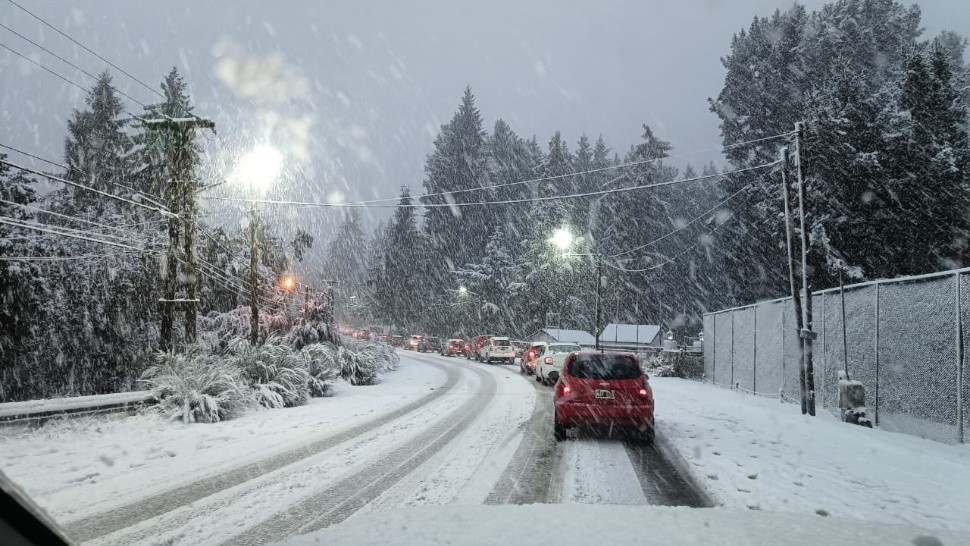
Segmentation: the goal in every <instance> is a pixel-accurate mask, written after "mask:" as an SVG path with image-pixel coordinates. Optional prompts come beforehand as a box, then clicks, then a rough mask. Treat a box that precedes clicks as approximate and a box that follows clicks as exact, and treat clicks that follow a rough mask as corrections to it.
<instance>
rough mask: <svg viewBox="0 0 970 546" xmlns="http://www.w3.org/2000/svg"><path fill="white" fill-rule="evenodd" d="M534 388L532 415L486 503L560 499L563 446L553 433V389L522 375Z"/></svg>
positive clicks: (518, 502) (534, 501)
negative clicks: (559, 446)
mask: <svg viewBox="0 0 970 546" xmlns="http://www.w3.org/2000/svg"><path fill="white" fill-rule="evenodd" d="M523 377H524V378H525V380H526V381H528V382H529V383H531V384H532V386H533V387H535V389H536V401H535V406H534V408H533V410H532V417H530V418H529V421H528V422H527V423H526V425H525V431H524V432H523V437H522V443H520V444H519V448H518V449H517V450H516V451H515V455H513V456H512V462H511V463H510V464H509V466H508V468H506V470H505V472H504V473H503V474H502V477H501V478H500V479H499V481H498V483H497V484H496V485H495V487H494V488H493V489H492V492H491V493H489V495H488V498H487V499H485V504H533V503H548V504H554V503H558V502H560V496H561V493H562V487H561V484H560V481H559V479H558V476H559V475H560V474H561V471H560V470H559V466H560V464H561V462H562V450H560V449H558V448H557V445H556V440H555V439H554V438H553V436H552V428H553V427H552V424H553V423H552V422H553V414H552V391H551V390H550V389H548V388H544V387H542V386H540V385H539V383H537V382H535V381H532V376H529V375H525V376H523Z"/></svg>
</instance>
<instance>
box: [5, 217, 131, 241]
mask: <svg viewBox="0 0 970 546" xmlns="http://www.w3.org/2000/svg"><path fill="white" fill-rule="evenodd" d="M0 218H6V219H7V220H10V221H11V222H17V223H19V224H20V226H21V227H36V226H41V227H47V228H55V229H58V230H60V231H61V232H64V233H72V234H75V235H80V236H84V237H91V236H97V237H104V238H108V239H109V240H112V241H118V242H136V243H139V244H141V245H142V246H143V247H144V246H147V245H149V244H150V242H149V241H145V240H143V239H138V238H135V237H133V236H132V234H131V233H126V234H125V235H115V234H113V233H104V232H103V231H94V230H83V229H74V228H70V227H65V226H59V225H55V224H44V223H41V222H37V221H27V220H21V219H18V218H10V217H7V216H0Z"/></svg>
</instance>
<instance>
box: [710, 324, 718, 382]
mask: <svg viewBox="0 0 970 546" xmlns="http://www.w3.org/2000/svg"><path fill="white" fill-rule="evenodd" d="M711 324H712V326H711V329H712V334H713V335H712V336H711V383H712V384H714V383H715V381H714V378H715V377H716V376H715V375H714V374H715V372H716V371H717V313H714V314H712V315H711Z"/></svg>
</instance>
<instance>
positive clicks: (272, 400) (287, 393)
mask: <svg viewBox="0 0 970 546" xmlns="http://www.w3.org/2000/svg"><path fill="white" fill-rule="evenodd" d="M228 360H229V361H230V363H231V364H232V365H233V366H235V367H236V368H238V369H239V371H240V373H241V374H242V377H243V379H244V380H246V381H247V382H248V383H249V385H250V386H251V387H252V389H253V391H254V394H255V397H256V401H257V402H258V403H259V404H260V405H261V406H264V407H267V408H283V407H286V408H289V407H293V406H300V405H303V404H305V403H306V402H307V399H308V398H309V397H310V372H309V371H308V369H307V362H306V360H305V359H304V357H303V355H302V354H301V353H300V352H299V351H295V350H293V349H292V348H291V347H289V346H287V345H284V344H282V343H280V339H279V338H278V337H277V336H275V335H272V336H270V337H269V338H268V339H267V340H266V343H265V344H263V345H257V346H255V347H254V346H252V345H250V344H249V342H248V341H246V340H244V339H236V340H234V341H233V342H231V343H230V345H229V353H228Z"/></svg>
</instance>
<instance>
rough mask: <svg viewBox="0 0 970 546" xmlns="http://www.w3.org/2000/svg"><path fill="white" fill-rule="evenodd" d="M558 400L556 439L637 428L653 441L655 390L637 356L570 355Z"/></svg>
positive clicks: (557, 384)
mask: <svg viewBox="0 0 970 546" xmlns="http://www.w3.org/2000/svg"><path fill="white" fill-rule="evenodd" d="M553 400H554V402H555V405H556V416H555V419H556V423H555V436H556V440H565V439H566V431H567V430H568V429H569V428H572V427H576V426H598V427H622V428H629V429H633V430H635V431H637V432H639V433H640V434H642V435H643V438H644V439H645V440H646V441H647V442H648V443H649V442H653V438H654V421H653V409H654V407H653V389H651V388H650V383H649V382H648V381H647V375H646V374H645V373H643V368H642V367H641V366H640V361H639V360H637V357H636V356H634V355H632V354H628V353H595V352H581V353H572V354H570V355H569V356H568V357H566V361H565V363H564V364H563V367H562V373H560V374H559V380H558V381H557V383H556V387H555V394H554V398H553Z"/></svg>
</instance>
